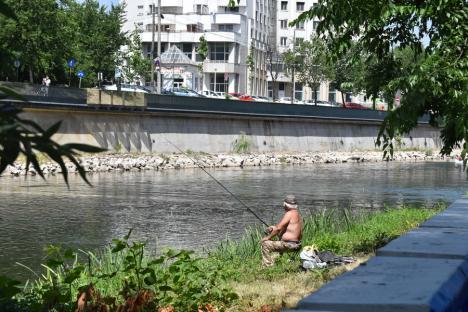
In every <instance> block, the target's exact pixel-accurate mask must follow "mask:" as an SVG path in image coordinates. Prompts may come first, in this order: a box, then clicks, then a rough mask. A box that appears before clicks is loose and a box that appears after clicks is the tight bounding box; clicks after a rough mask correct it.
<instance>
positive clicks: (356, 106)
mask: <svg viewBox="0 0 468 312" xmlns="http://www.w3.org/2000/svg"><path fill="white" fill-rule="evenodd" d="M344 107H345V108H350V109H368V108H367V107H365V106H363V105H361V104H358V103H352V102H345V105H344Z"/></svg>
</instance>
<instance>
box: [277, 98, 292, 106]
mask: <svg viewBox="0 0 468 312" xmlns="http://www.w3.org/2000/svg"><path fill="white" fill-rule="evenodd" d="M278 102H279V103H284V104H291V98H290V97H289V96H285V97H281V98H279V100H278Z"/></svg>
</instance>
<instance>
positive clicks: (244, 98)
mask: <svg viewBox="0 0 468 312" xmlns="http://www.w3.org/2000/svg"><path fill="white" fill-rule="evenodd" d="M239 100H240V101H245V102H253V101H255V100H254V99H253V97H251V96H250V95H247V94H244V95H241V96H240V97H239Z"/></svg>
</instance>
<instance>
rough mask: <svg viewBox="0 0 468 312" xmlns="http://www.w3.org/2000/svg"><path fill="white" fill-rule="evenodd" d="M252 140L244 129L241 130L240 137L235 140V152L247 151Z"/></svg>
mask: <svg viewBox="0 0 468 312" xmlns="http://www.w3.org/2000/svg"><path fill="white" fill-rule="evenodd" d="M251 145H252V142H251V141H250V139H249V138H248V137H247V135H246V134H245V132H244V131H241V132H240V134H239V137H238V138H237V140H236V141H235V142H234V152H236V153H247V152H248V151H249V150H250V146H251Z"/></svg>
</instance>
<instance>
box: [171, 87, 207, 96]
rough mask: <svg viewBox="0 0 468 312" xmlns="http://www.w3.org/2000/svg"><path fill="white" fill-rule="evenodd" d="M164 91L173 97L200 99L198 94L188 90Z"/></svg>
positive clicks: (172, 89)
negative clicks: (170, 93)
mask: <svg viewBox="0 0 468 312" xmlns="http://www.w3.org/2000/svg"><path fill="white" fill-rule="evenodd" d="M165 91H169V92H172V94H173V95H177V96H188V97H201V95H200V94H199V93H197V92H196V91H194V90H190V89H184V88H170V89H166V90H165Z"/></svg>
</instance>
